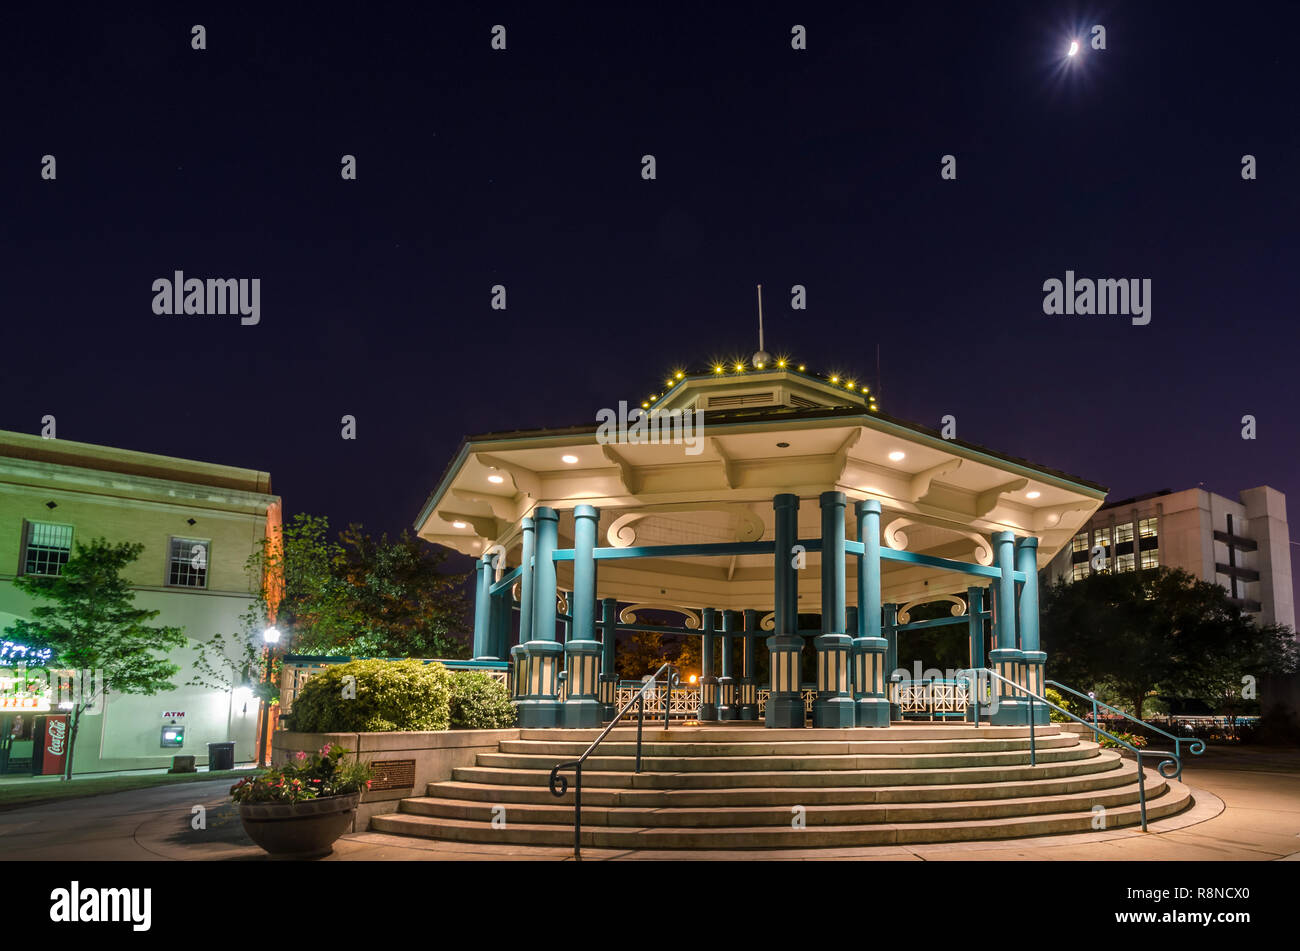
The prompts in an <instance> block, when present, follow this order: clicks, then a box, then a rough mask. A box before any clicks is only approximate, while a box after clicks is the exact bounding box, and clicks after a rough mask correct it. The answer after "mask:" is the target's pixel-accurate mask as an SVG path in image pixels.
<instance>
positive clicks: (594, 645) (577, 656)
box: [560, 505, 601, 729]
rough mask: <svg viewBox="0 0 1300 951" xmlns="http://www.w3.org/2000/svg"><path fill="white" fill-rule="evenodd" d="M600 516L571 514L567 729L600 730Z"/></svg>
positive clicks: (588, 509)
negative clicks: (571, 588)
mask: <svg viewBox="0 0 1300 951" xmlns="http://www.w3.org/2000/svg"><path fill="white" fill-rule="evenodd" d="M599 524H600V512H599V511H598V510H597V509H595V508H593V507H592V506H590V505H579V506H576V507H575V508H574V510H573V596H572V597H571V598H570V599H569V616H570V617H572V618H573V623H572V624H571V625H570V628H569V634H570V636H569V638H568V640H567V641H566V642H565V645H564V657H565V671H564V673H565V696H564V710H563V715H562V717H561V721H560V722H561V724H562V725H563V726H565V727H569V728H571V729H588V728H590V727H596V726H600V724H601V716H600V701H599V700H598V699H597V696H596V693H597V689H598V681H597V679H596V678H597V677H598V675H599V673H600V642H599V641H597V640H596V555H595V552H596V529H597V527H598V526H599Z"/></svg>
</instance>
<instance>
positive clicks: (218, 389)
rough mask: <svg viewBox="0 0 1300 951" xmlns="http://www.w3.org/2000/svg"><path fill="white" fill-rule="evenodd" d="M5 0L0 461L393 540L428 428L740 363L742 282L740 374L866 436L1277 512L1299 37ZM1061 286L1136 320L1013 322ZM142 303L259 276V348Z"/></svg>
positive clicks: (711, 16)
mask: <svg viewBox="0 0 1300 951" xmlns="http://www.w3.org/2000/svg"><path fill="white" fill-rule="evenodd" d="M14 6H16V5H13V4H11V5H9V6H8V7H7V8H6V10H5V11H4V13H3V15H2V22H0V52H2V54H3V57H2V58H3V63H4V66H0V70H3V71H4V72H5V73H7V74H8V75H7V76H6V77H5V82H4V89H5V92H4V93H3V94H0V95H2V96H3V97H4V101H5V105H4V124H3V129H4V135H3V149H0V181H3V196H4V201H3V213H2V217H0V221H3V226H2V227H0V239H2V240H3V257H2V258H0V314H3V317H4V323H3V326H4V330H5V335H4V344H5V347H4V349H5V356H6V359H5V361H4V366H5V370H6V373H5V376H6V385H5V387H4V394H5V399H4V401H3V404H0V428H4V429H11V430H18V431H22V432H31V433H36V432H39V431H40V428H41V422H40V421H41V417H42V416H44V415H46V414H52V415H54V416H55V417H56V418H57V426H58V430H57V433H58V436H59V437H61V438H65V439H71V440H80V441H84V442H90V443H99V444H105V445H113V446H121V447H125V448H130V449H137V450H142V451H147V452H155V453H163V454H167V455H174V456H181V457H186V458H194V459H202V460H208V461H212V462H219V463H226V464H230V465H237V466H245V467H249V468H256V469H262V470H266V471H269V472H271V473H272V477H273V485H274V489H275V491H276V492H278V493H279V494H280V495H282V496H283V498H284V501H285V507H286V511H287V512H288V513H290V514H291V513H293V512H297V511H309V512H312V513H317V514H325V515H328V516H329V517H330V519H331V521H332V522H334V523H335V524H336V525H337V526H339V527H341V526H342V525H343V524H346V523H347V522H349V521H360V522H363V523H364V524H365V525H366V526H367V527H368V528H370V529H372V530H375V531H381V530H382V531H389V532H396V531H400V530H401V529H403V528H405V527H408V526H410V525H411V523H412V522H413V520H414V519H415V517H416V515H417V513H418V510H419V508H420V505H421V503H422V502H423V501H424V499H425V498H426V496H427V495H428V493H429V492H430V490H431V489H432V488H433V486H434V483H435V481H436V480H437V478H438V476H439V475H440V474H441V472H442V470H443V468H444V466H445V465H446V463H447V462H448V461H449V460H450V458H451V456H452V454H453V453H454V451H455V449H456V447H457V445H458V443H459V441H460V439H461V437H462V436H464V435H466V434H473V433H482V432H489V431H499V430H511V429H520V428H533V427H545V426H566V425H573V424H578V423H584V422H591V423H594V419H595V412H596V410H597V409H599V408H601V407H605V406H617V401H618V400H619V399H628V400H630V401H634V402H639V401H640V400H641V399H643V398H644V397H645V396H646V395H647V394H648V393H650V392H652V391H654V388H655V387H656V386H658V385H659V384H662V382H663V379H664V378H665V377H666V375H667V374H668V372H669V371H671V370H673V369H674V368H676V367H678V366H686V367H690V368H699V367H702V366H704V365H705V364H706V363H707V362H708V361H709V360H710V359H711V358H713V357H728V356H737V355H740V356H747V355H748V354H751V353H752V352H753V351H754V350H755V349H757V327H756V313H755V300H754V297H755V294H754V285H755V284H757V283H760V282H761V283H763V285H764V289H765V317H766V328H767V349H768V350H771V351H773V352H774V353H775V352H787V353H789V354H791V355H792V356H793V357H794V358H795V359H796V360H797V361H799V362H804V363H806V364H807V365H808V367H809V369H810V370H818V371H826V372H829V371H838V372H842V373H846V374H850V375H856V376H857V378H859V379H862V380H864V381H866V382H871V383H874V382H875V372H876V350H877V346H879V348H880V352H881V360H882V369H883V373H882V379H881V384H882V386H881V390H880V407H881V410H882V411H883V412H885V413H888V414H890V415H893V416H898V417H902V418H904V419H910V420H915V421H916V422H918V423H921V424H924V425H926V426H930V427H935V428H937V427H938V426H939V418H940V417H941V416H943V415H945V414H953V415H955V416H956V418H957V435H958V436H959V437H960V438H962V439H964V440H968V441H971V442H975V443H978V444H981V445H985V446H988V447H991V448H994V449H996V450H999V451H1002V452H1005V453H1008V454H1011V455H1015V456H1021V457H1024V458H1027V459H1030V460H1033V461H1035V462H1037V463H1039V464H1042V465H1045V466H1050V467H1054V468H1058V469H1063V470H1065V471H1066V472H1070V473H1073V474H1076V475H1079V476H1081V477H1083V478H1085V479H1089V480H1093V481H1096V482H1100V483H1102V484H1104V485H1108V486H1110V488H1111V494H1110V498H1111V499H1120V498H1124V497H1126V496H1129V495H1134V494H1138V493H1142V492H1148V491H1153V490H1158V489H1162V488H1170V489H1175V490H1177V489H1183V488H1190V487H1194V486H1196V485H1198V484H1203V485H1204V486H1205V487H1206V488H1208V489H1211V490H1214V491H1219V492H1222V493H1224V494H1227V495H1229V496H1231V497H1233V498H1235V497H1236V493H1237V491H1238V490H1240V489H1243V488H1248V487H1251V486H1255V485H1260V484H1268V485H1272V486H1273V487H1275V488H1277V489H1279V490H1281V491H1283V492H1285V493H1286V494H1287V495H1288V496H1290V497H1291V507H1292V510H1293V517H1297V518H1300V515H1297V514H1295V511H1296V506H1297V505H1298V504H1300V476H1298V475H1297V472H1296V463H1297V448H1296V447H1297V436H1298V434H1300V424H1298V423H1297V420H1296V415H1295V411H1296V405H1297V389H1298V386H1297V377H1296V372H1295V364H1296V356H1297V355H1296V340H1297V334H1296V330H1295V324H1294V320H1295V315H1296V306H1295V299H1296V294H1297V275H1298V274H1300V267H1298V266H1297V250H1298V248H1297V245H1298V244H1300V238H1298V235H1300V187H1298V186H1297V180H1298V179H1300V122H1298V121H1297V99H1298V98H1300V97H1298V91H1300V82H1298V81H1297V71H1296V66H1295V51H1294V47H1295V44H1296V38H1297V36H1300V5H1297V4H1294V3H1282V2H1279V3H1272V4H1269V3H1234V4H1212V5H1211V4H1204V5H1199V4H1196V3H1185V2H1180V3H1142V4H1135V3H1123V4H1121V3H1118V2H1108V3H1099V4H1095V5H1091V6H1089V5H1086V4H1081V3H1069V4H1057V3H1048V2H1043V0H1033V2H1025V3H1008V2H997V3H988V4H981V3H974V2H963V3H955V4H951V5H948V4H935V3H897V4H888V5H887V6H886V7H883V8H879V9H877V8H873V7H870V6H866V5H863V6H861V7H859V6H858V5H848V4H838V5H835V6H828V7H819V6H812V5H809V4H807V3H802V2H801V3H793V4H779V3H778V4H765V5H762V6H761V8H759V9H745V7H744V6H740V5H737V6H736V7H734V8H729V9H725V10H715V9H713V6H714V5H711V4H699V3H693V4H683V5H680V6H674V5H666V4H662V3H655V4H591V5H587V6H583V5H570V4H538V3H532V4H502V3H492V4H465V5H446V4H437V5H432V4H429V5H419V6H418V7H415V6H414V5H411V7H407V6H402V7H387V6H384V5H381V4H357V5H355V6H349V7H347V8H340V9H338V10H337V11H335V10H333V9H332V8H331V7H330V5H328V4H325V5H311V6H303V7H301V8H296V12H295V13H293V14H291V15H285V14H280V13H271V12H266V11H262V10H257V11H255V12H254V11H248V12H230V11H228V9H227V7H228V6H229V5H228V4H186V5H185V9H182V10H178V9H176V5H174V4H167V5H159V6H158V10H157V11H156V12H134V11H131V10H123V9H113V8H111V7H115V6H118V5H107V4H101V5H97V6H96V7H87V8H86V10H85V11H84V12H79V13H71V12H68V11H67V8H66V7H65V6H64V5H62V4H60V5H57V6H58V10H57V11H47V10H44V9H37V10H34V11H22V12H16V11H15V10H13V9H12V8H13V7H14ZM33 6H35V5H33ZM194 24H202V25H204V26H205V27H206V30H207V49H206V50H202V51H195V50H193V49H191V27H192V26H193V25H194ZM495 24H502V25H504V26H505V27H506V39H507V48H506V50H505V51H494V50H492V49H491V47H490V42H491V38H492V36H491V30H492V27H493V26H494V25H495ZM794 24H802V25H804V26H805V27H806V28H807V37H808V41H807V42H808V48H807V50H804V51H795V50H792V49H791V42H790V41H791V27H792V26H793V25H794ZM1093 24H1101V25H1103V26H1104V27H1105V29H1106V46H1107V48H1106V49H1105V50H1104V51H1097V50H1093V49H1091V48H1090V47H1089V45H1088V40H1089V37H1090V32H1089V31H1090V29H1091V27H1092V25H1093ZM1076 38H1077V39H1079V40H1080V41H1081V46H1082V49H1081V52H1080V54H1079V56H1078V57H1077V58H1076V59H1074V60H1067V57H1066V55H1065V51H1066V49H1067V47H1068V46H1069V43H1070V40H1071V39H1076ZM46 154H52V155H54V156H55V158H56V162H57V166H56V168H57V179H56V180H54V181H45V180H42V178H41V158H42V156H43V155H46ZM344 154H352V155H355V156H356V159H357V179H356V180H355V181H344V180H343V179H342V178H341V176H340V169H341V165H340V159H341V157H342V156H343V155H344ZM645 154H653V155H654V156H655V159H656V163H657V169H656V171H657V179H656V180H654V181H645V180H643V179H642V176H641V167H642V166H641V157H642V156H643V155H645ZM944 154H952V155H955V156H956V160H957V179H956V180H955V181H944V180H941V178H940V159H941V156H943V155H944ZM1244 154H1252V155H1254V156H1256V159H1257V161H1258V180H1256V181H1243V179H1242V176H1241V159H1242V156H1243V155H1244ZM1067 269H1070V270H1073V271H1074V272H1076V274H1077V275H1078V276H1079V277H1091V278H1103V277H1104V278H1149V279H1150V280H1151V282H1152V301H1151V303H1152V310H1151V318H1152V319H1151V322H1150V324H1149V325H1147V326H1134V325H1133V324H1132V322H1131V320H1130V319H1129V318H1127V317H1122V316H1107V317H1083V316H1045V315H1044V313H1043V297H1044V292H1043V289H1042V287H1043V282H1044V281H1045V280H1047V279H1049V278H1053V277H1055V278H1057V279H1063V278H1064V276H1065V272H1066V270H1067ZM175 270H183V271H184V272H185V274H186V276H187V277H200V278H208V277H219V278H229V277H235V278H260V280H261V321H260V323H259V324H258V325H256V326H241V324H240V321H239V318H238V317H230V316H227V317H184V316H156V315H155V314H154V313H153V310H152V307H151V304H152V300H153V291H152V290H151V285H152V283H153V281H154V280H155V279H157V278H163V277H166V278H170V277H171V276H172V272H173V271H175ZM494 284H503V285H505V286H506V288H507V303H508V307H507V309H506V310H505V311H504V312H502V311H494V310H492V309H491V307H490V302H491V293H490V289H491V287H492V285H494ZM794 284H802V285H805V286H806V288H807V303H808V307H807V310H806V311H802V312H794V311H792V310H791V309H790V287H791V286H792V285H794ZM344 414H351V415H354V416H355V417H356V418H357V431H358V438H357V439H356V440H355V441H345V440H343V439H342V438H341V436H340V430H341V425H340V419H341V417H342V416H343V415H344ZM1246 414H1252V415H1254V416H1255V417H1256V418H1257V420H1258V438H1257V439H1256V440H1254V441H1245V440H1243V439H1242V438H1241V428H1242V423H1241V418H1242V416H1243V415H1246ZM1296 551H1297V550H1296V549H1293V556H1294V554H1295V553H1296Z"/></svg>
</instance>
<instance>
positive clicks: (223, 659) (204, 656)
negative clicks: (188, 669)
mask: <svg viewBox="0 0 1300 951" xmlns="http://www.w3.org/2000/svg"><path fill="white" fill-rule="evenodd" d="M264 618H265V614H264V613H263V611H262V609H261V605H260V603H255V604H254V605H253V607H251V608H250V609H249V610H248V611H247V612H245V614H244V616H243V618H242V619H241V620H242V621H243V623H244V629H243V630H242V631H241V632H240V633H239V634H233V635H230V636H227V635H225V634H223V633H217V634H214V635H212V637H210V638H208V640H206V641H204V642H203V643H201V644H197V645H195V648H194V650H195V652H196V653H195V657H194V676H193V677H192V678H191V679H190V681H189V682H188V684H186V686H189V687H205V688H207V689H208V690H227V691H229V690H235V689H238V688H241V687H242V688H245V689H247V690H249V691H251V692H252V693H253V695H254V696H256V697H257V698H258V699H259V700H261V701H264V702H270V701H272V700H274V699H275V695H276V693H278V691H277V689H276V686H275V684H274V683H273V682H272V681H271V680H269V679H263V676H262V671H261V669H260V668H261V666H262V656H261V655H262V648H261V647H259V646H258V632H259V631H260V630H263V629H264V628H265V620H264Z"/></svg>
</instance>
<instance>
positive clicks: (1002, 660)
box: [989, 647, 1029, 726]
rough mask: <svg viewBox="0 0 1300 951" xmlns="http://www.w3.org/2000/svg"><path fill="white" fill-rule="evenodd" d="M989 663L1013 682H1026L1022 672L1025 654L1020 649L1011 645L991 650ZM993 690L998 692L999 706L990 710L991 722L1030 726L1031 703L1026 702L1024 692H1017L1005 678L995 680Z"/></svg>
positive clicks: (995, 670)
mask: <svg viewBox="0 0 1300 951" xmlns="http://www.w3.org/2000/svg"><path fill="white" fill-rule="evenodd" d="M989 665H990V666H991V667H992V668H993V670H994V672H996V673H998V674H1001V675H1002V676H1003V677H1005V678H1006V679H1007V680H1010V681H1011V682H1012V683H1015V684H1023V683H1024V677H1023V674H1022V673H1021V668H1022V667H1023V666H1024V654H1022V653H1021V652H1020V651H1018V650H1015V649H1014V648H1010V647H1008V648H998V649H997V650H992V651H989ZM993 690H994V693H996V694H997V707H996V708H994V709H993V710H991V711H989V722H990V723H992V724H993V725H994V726H1028V725H1029V704H1027V703H1026V702H1025V696H1024V694H1017V692H1016V691H1015V689H1014V688H1013V687H1011V686H1010V685H1009V684H1007V683H1006V681H1003V680H994V681H993Z"/></svg>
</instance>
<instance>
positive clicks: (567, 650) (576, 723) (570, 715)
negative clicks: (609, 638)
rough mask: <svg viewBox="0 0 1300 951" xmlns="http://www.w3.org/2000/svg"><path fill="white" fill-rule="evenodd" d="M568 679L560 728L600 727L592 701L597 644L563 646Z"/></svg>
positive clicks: (573, 642) (580, 642) (595, 702)
mask: <svg viewBox="0 0 1300 951" xmlns="http://www.w3.org/2000/svg"><path fill="white" fill-rule="evenodd" d="M564 654H565V660H566V662H567V665H568V666H567V668H566V669H567V670H568V679H567V681H566V682H565V687H566V688H567V689H566V691H565V699H564V705H563V710H562V711H561V715H560V726H563V727H566V728H568V729H573V730H585V729H589V728H590V727H593V726H600V722H601V720H600V703H599V702H598V701H597V700H596V686H597V681H596V677H597V672H598V671H599V670H600V644H599V643H598V642H597V641H577V640H575V641H569V642H568V643H566V644H565V645H564Z"/></svg>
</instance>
